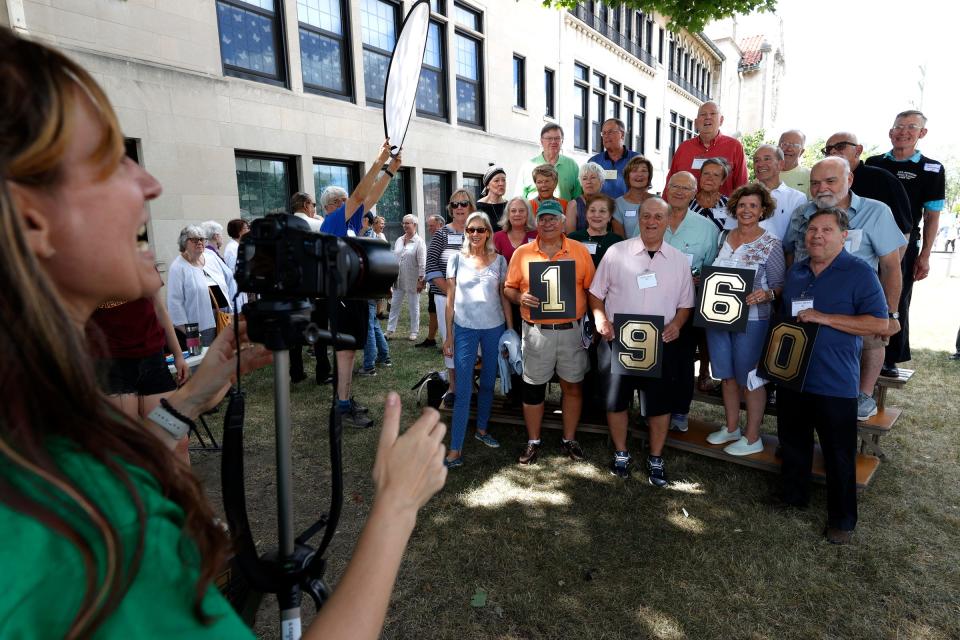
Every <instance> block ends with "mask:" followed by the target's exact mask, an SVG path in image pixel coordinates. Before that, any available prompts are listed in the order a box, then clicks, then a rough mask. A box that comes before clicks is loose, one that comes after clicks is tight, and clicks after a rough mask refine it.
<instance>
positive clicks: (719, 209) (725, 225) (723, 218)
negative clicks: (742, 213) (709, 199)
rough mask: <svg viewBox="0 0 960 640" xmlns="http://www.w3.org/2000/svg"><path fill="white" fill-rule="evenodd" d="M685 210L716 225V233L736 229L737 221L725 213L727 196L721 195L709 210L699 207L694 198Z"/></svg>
mask: <svg viewBox="0 0 960 640" xmlns="http://www.w3.org/2000/svg"><path fill="white" fill-rule="evenodd" d="M687 209H688V210H689V211H690V212H691V213H697V214H699V215H701V216H703V217H704V218H706V219H707V220H709V221H710V222H712V223H713V224H715V225H717V230H718V231H723V230H724V229H727V230H728V231H729V230H732V229H736V228H737V219H736V218H735V217H733V216H732V215H731V214H730V212H729V211H727V196H724V195H721V196H720V200H718V201H717V204H715V205H714V206H713V207H710V208H708V207H703V206H701V205H700V203H699V202H697V199H696V198H694V199H693V200H691V201H690V206H689V207H687Z"/></svg>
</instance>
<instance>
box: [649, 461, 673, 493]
mask: <svg viewBox="0 0 960 640" xmlns="http://www.w3.org/2000/svg"><path fill="white" fill-rule="evenodd" d="M647 473H649V474H650V475H649V476H648V477H647V482H649V483H650V484H652V485H653V486H655V487H661V488H663V487H665V486H667V484H668V482H667V474H666V472H665V471H664V469H663V458H662V457H661V456H647Z"/></svg>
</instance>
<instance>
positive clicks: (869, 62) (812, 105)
mask: <svg viewBox="0 0 960 640" xmlns="http://www.w3.org/2000/svg"><path fill="white" fill-rule="evenodd" d="M776 13H777V15H778V16H780V17H782V18H783V29H784V51H785V54H786V55H785V60H786V76H785V91H784V101H783V103H782V105H781V108H782V112H781V114H780V116H779V118H778V120H779V122H780V125H781V128H782V129H791V128H797V129H800V130H802V131H804V132H805V133H806V134H807V139H808V140H813V139H816V138H818V137H827V136H829V135H830V134H832V133H834V132H836V131H842V130H849V131H852V132H853V133H855V134H856V135H857V136H859V138H860V142H861V143H862V144H864V146H866V147H869V146H870V145H871V144H875V145H877V146H878V147H879V148H881V149H886V148H888V147H889V144H890V143H889V139H888V138H887V131H888V130H889V128H890V125H891V124H892V121H893V116H894V115H896V113H897V112H899V111H902V110H904V109H910V108H916V105H918V104H919V102H920V89H919V87H918V85H917V83H918V81H919V80H920V77H921V76H920V69H919V68H920V66H921V65H923V66H925V68H926V80H925V89H924V92H923V105H922V110H923V112H924V113H925V114H926V115H927V117H928V125H927V127H928V129H929V133H928V134H927V137H926V138H925V139H924V140H921V144H920V145H919V148H920V149H921V150H922V151H923V152H924V153H925V154H927V155H928V156H931V157H935V158H937V159H940V160H942V161H946V160H947V157H949V156H953V157H955V158H956V159H957V161H958V162H960V129H957V127H956V126H955V125H954V123H953V122H952V119H953V118H955V117H956V116H957V114H956V110H957V106H958V105H960V69H958V66H957V58H958V56H957V49H958V48H960V35H958V33H957V32H956V30H955V27H956V25H957V23H958V20H960V5H958V4H957V3H954V2H948V1H940V2H934V1H931V0H912V1H911V2H897V3H894V2H890V1H889V0H879V1H870V2H868V1H866V0H780V1H779V3H778V7H777V11H776ZM769 23H770V20H769V18H766V17H764V16H760V17H757V16H745V17H741V18H738V33H737V35H738V37H747V36H750V35H754V34H755V33H757V32H760V31H764V29H763V28H762V27H763V26H764V25H769ZM775 24H776V23H775V21H774V25H775ZM754 25H758V26H760V27H761V28H760V29H751V27H753V26H754Z"/></svg>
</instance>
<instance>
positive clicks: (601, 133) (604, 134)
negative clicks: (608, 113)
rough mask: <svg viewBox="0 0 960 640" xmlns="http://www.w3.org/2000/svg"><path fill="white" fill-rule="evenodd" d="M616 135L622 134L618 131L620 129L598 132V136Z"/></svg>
mask: <svg viewBox="0 0 960 640" xmlns="http://www.w3.org/2000/svg"><path fill="white" fill-rule="evenodd" d="M618 133H623V131H620V129H610V130H609V131H601V132H600V135H601V136H615V135H617V134H618Z"/></svg>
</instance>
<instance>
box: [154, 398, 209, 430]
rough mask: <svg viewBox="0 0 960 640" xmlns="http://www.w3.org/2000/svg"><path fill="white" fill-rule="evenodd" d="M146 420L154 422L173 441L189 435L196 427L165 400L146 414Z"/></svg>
mask: <svg viewBox="0 0 960 640" xmlns="http://www.w3.org/2000/svg"><path fill="white" fill-rule="evenodd" d="M147 420H151V421H152V422H155V423H156V424H157V425H159V426H160V428H161V429H163V430H164V431H166V432H167V433H169V434H170V436H171V437H172V438H173V439H174V440H180V439H181V438H183V437H184V436H185V435H187V434H188V433H190V429H191V428H193V429H196V427H197V425H196V423H194V421H193V420H191V419H190V418H188V417H187V416H185V415H183V414H182V413H180V412H179V411H177V410H176V409H174V408H173V407H172V406H171V405H170V403H169V402H167V399H166V398H162V399H161V400H160V404H159V405H157V406H156V407H155V408H154V410H153V411H151V412H150V413H148V414H147Z"/></svg>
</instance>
